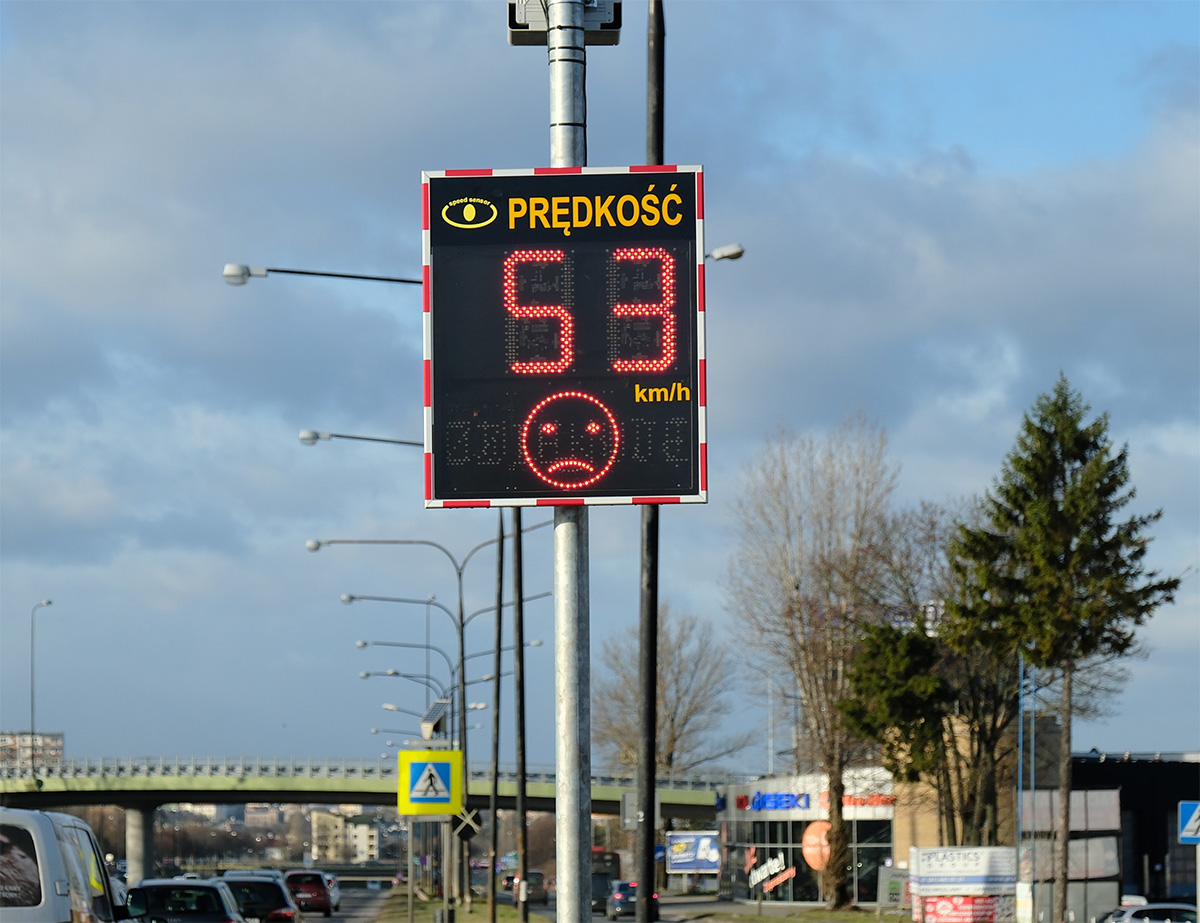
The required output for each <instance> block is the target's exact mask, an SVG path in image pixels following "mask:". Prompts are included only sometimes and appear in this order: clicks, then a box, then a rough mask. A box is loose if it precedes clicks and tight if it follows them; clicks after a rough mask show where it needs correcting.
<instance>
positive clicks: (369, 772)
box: [0, 756, 750, 791]
mask: <svg viewBox="0 0 1200 923" xmlns="http://www.w3.org/2000/svg"><path fill="white" fill-rule="evenodd" d="M36 770H37V771H36V772H34V771H33V770H32V769H31V768H30V767H29V766H23V767H16V768H13V767H4V768H0V779H30V778H39V779H52V778H74V779H86V778H107V777H113V776H116V777H118V778H137V777H142V778H194V777H214V778H240V777H244V776H253V777H256V778H304V779H394V778H396V775H397V772H398V770H397V766H396V763H395V761H394V760H379V759H376V760H369V759H368V760H360V759H311V758H303V757H301V758H281V757H248V756H235V757H215V756H198V757H197V756H174V757H161V756H160V757H153V756H141V757H100V758H98V759H96V758H84V759H63V760H58V761H55V762H53V763H49V764H46V765H39V766H37V768H36ZM497 777H498V778H499V779H500V780H501V781H505V782H515V781H516V779H517V773H516V770H515V769H509V768H507V767H502V768H500V769H499V770H498V772H497ZM491 778H492V774H491V771H490V770H481V769H478V768H474V767H473V768H472V769H471V771H470V780H471V781H488V782H490V781H491ZM749 778H750V777H748V776H741V775H732V774H718V775H714V776H688V777H686V778H667V779H663V778H660V779H658V780H657V785H658V787H659V788H664V789H673V790H676V791H712V790H715V789H717V788H720V787H725V786H727V785H730V784H738V783H742V782H746V781H748V780H749ZM525 779H526V782H527V783H538V782H547V783H551V784H553V783H554V771H553V770H544V769H533V770H529V769H527V770H526V773H525ZM592 784H593V785H607V786H614V787H618V788H635V787H636V786H637V776H635V775H632V774H627V773H607V774H600V775H594V776H593V777H592Z"/></svg>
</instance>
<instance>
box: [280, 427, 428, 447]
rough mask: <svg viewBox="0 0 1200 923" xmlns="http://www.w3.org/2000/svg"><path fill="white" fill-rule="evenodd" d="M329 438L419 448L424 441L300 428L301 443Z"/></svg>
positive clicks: (313, 443)
mask: <svg viewBox="0 0 1200 923" xmlns="http://www.w3.org/2000/svg"><path fill="white" fill-rule="evenodd" d="M330 439H355V440H358V441H359V442H387V443H390V444H391V445H412V446H416V447H417V448H419V449H423V448H424V447H425V443H423V442H413V441H412V440H410V439H385V438H383V437H382V436H352V435H350V434H349V433H323V432H321V431H320V430H315V429H302V430H300V442H301V444H302V445H316V444H317V443H318V442H322V441H325V442H327V441H329V440H330Z"/></svg>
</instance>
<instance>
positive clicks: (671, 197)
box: [662, 186, 683, 227]
mask: <svg viewBox="0 0 1200 923" xmlns="http://www.w3.org/2000/svg"><path fill="white" fill-rule="evenodd" d="M672 202H674V203H675V204H676V205H682V204H683V199H681V198H680V197H679V196H678V194H676V192H675V187H674V186H672V187H671V191H670V192H669V193H668V194H667V195H665V196H663V200H662V219H663V221H665V222H666V223H667V224H669V225H671V226H672V227H674V226H675V225H677V224H679V222H680V221H682V220H683V215H681V214H679V212H675V214H674V215H668V214H667V206H668V205H669V204H670V203H672Z"/></svg>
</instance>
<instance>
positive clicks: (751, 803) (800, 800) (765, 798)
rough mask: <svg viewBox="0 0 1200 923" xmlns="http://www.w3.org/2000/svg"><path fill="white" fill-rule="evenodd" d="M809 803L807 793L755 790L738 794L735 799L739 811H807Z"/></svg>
mask: <svg viewBox="0 0 1200 923" xmlns="http://www.w3.org/2000/svg"><path fill="white" fill-rule="evenodd" d="M808 804H809V798H808V795H807V793H806V794H803V795H794V794H792V793H791V792H755V793H754V794H753V795H738V796H737V797H736V798H735V799H734V805H735V806H736V807H737V809H738V810H739V811H806V810H808Z"/></svg>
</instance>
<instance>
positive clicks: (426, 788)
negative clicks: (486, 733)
mask: <svg viewBox="0 0 1200 923" xmlns="http://www.w3.org/2000/svg"><path fill="white" fill-rule="evenodd" d="M399 779H400V781H399V786H398V790H399V791H398V794H399V798H398V801H397V804H398V810H399V812H400V813H401V814H458V813H459V812H460V811H462V808H463V803H462V780H463V761H462V751H461V750H401V751H400V776H399Z"/></svg>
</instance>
